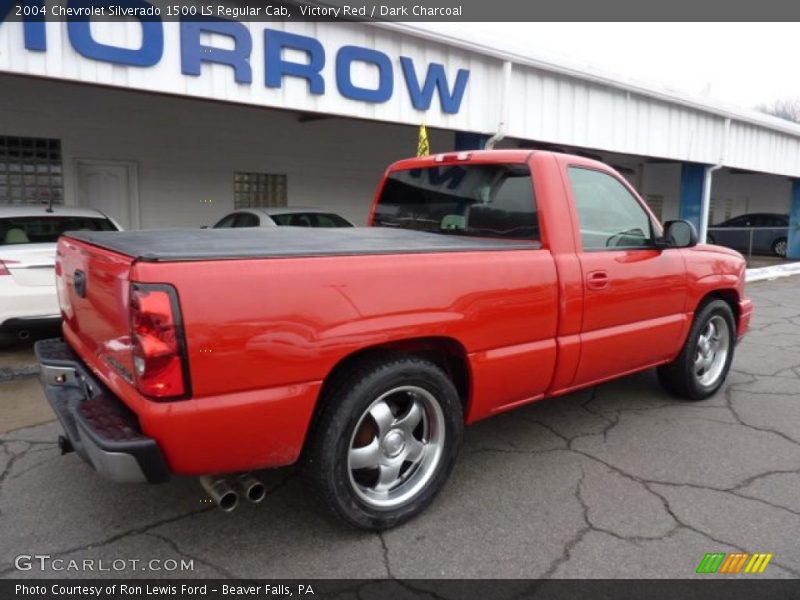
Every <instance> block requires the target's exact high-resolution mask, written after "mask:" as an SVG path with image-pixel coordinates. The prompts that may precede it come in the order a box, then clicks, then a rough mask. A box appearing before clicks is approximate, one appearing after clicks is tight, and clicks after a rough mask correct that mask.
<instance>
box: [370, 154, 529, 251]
mask: <svg viewBox="0 0 800 600" xmlns="http://www.w3.org/2000/svg"><path fill="white" fill-rule="evenodd" d="M373 225H374V226H377V227H397V228H404V229H414V230H417V231H426V232H430V233H440V234H451V235H462V236H472V237H488V238H496V239H508V240H528V241H534V242H539V241H540V232H539V219H538V215H537V212H536V198H535V196H534V191H533V181H532V179H531V172H530V169H529V168H528V166H527V165H524V164H480V163H477V164H476V163H472V164H457V165H449V164H443V165H437V166H435V167H425V168H419V169H409V170H402V171H393V172H391V173H389V175H388V177H387V179H386V182H385V184H384V186H383V189H382V191H381V195H380V197H379V199H378V203H377V205H376V207H375V214H374V216H373Z"/></svg>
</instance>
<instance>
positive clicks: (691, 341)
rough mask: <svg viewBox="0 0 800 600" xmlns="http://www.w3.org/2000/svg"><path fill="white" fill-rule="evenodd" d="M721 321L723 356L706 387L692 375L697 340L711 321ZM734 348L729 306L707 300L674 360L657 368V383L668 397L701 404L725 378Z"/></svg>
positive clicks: (734, 327) (734, 332) (699, 310)
mask: <svg viewBox="0 0 800 600" xmlns="http://www.w3.org/2000/svg"><path fill="white" fill-rule="evenodd" d="M715 318H721V319H723V320H724V321H725V323H727V327H728V340H727V343H726V346H727V354H726V356H725V359H724V363H723V364H722V370H721V372H720V373H719V375H718V376H717V377H716V378H715V379H714V380H713V381H712V382H709V383H707V384H704V383H703V382H702V381H701V377H700V376H698V374H697V373H696V372H695V360H696V358H697V356H698V354H697V353H698V343H699V340H700V336H701V335H702V334H703V332H704V331H706V328H707V327H708V324H709V322H711V321H712V319H715ZM715 322H718V321H716V320H715ZM735 347H736V320H735V319H734V316H733V311H732V310H731V307H730V305H729V304H728V303H727V302H725V301H724V300H711V301H709V302H706V303H705V304H703V305H702V306H701V307H700V308H699V309H698V310H697V312H696V313H695V318H694V323H693V324H692V328H691V330H690V331H689V335H688V337H687V338H686V342H685V343H684V345H683V349H682V350H681V353H680V354H679V355H678V357H677V358H676V359H675V360H674V361H672V362H671V363H669V364H666V365H662V366H660V367H658V380H659V381H660V382H661V385H662V386H663V387H664V389H666V390H667V391H668V392H670V393H671V394H674V395H676V396H679V397H681V398H684V399H686V400H704V399H706V398H708V397H709V396H712V395H713V394H714V393H715V392H716V391H717V390H718V389H719V388H720V386H722V384H723V383H724V382H725V378H726V377H727V376H728V371H729V370H730V367H731V362H732V361H733V353H734V349H735Z"/></svg>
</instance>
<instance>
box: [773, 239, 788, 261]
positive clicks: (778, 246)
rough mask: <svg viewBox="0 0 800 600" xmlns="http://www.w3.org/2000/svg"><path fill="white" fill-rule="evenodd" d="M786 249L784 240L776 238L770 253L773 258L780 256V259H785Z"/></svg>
mask: <svg viewBox="0 0 800 600" xmlns="http://www.w3.org/2000/svg"><path fill="white" fill-rule="evenodd" d="M787 250H788V247H787V245H786V238H778V239H777V240H775V241H774V242H772V253H773V254H774V255H775V256H780V257H781V258H786V251H787Z"/></svg>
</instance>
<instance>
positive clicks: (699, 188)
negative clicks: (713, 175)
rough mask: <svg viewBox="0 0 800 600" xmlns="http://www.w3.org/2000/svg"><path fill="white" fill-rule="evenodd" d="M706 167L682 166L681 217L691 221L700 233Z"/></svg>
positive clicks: (697, 165)
mask: <svg viewBox="0 0 800 600" xmlns="http://www.w3.org/2000/svg"><path fill="white" fill-rule="evenodd" d="M706 168H707V167H706V166H705V165H701V164H697V163H683V164H682V165H681V197H680V210H679V216H680V218H681V219H685V220H686V221H690V222H691V223H693V224H694V226H695V227H696V228H697V232H698V233H700V228H701V225H702V215H703V212H702V211H703V181H704V179H705V175H706Z"/></svg>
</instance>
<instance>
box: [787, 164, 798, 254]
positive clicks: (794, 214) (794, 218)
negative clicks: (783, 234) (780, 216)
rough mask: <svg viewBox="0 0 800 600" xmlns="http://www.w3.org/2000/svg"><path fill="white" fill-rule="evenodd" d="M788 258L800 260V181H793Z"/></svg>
mask: <svg viewBox="0 0 800 600" xmlns="http://www.w3.org/2000/svg"><path fill="white" fill-rule="evenodd" d="M787 241H788V244H787V246H786V258H791V259H794V260H800V179H795V180H794V181H792V205H791V207H790V208H789V235H788V237H787Z"/></svg>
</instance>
